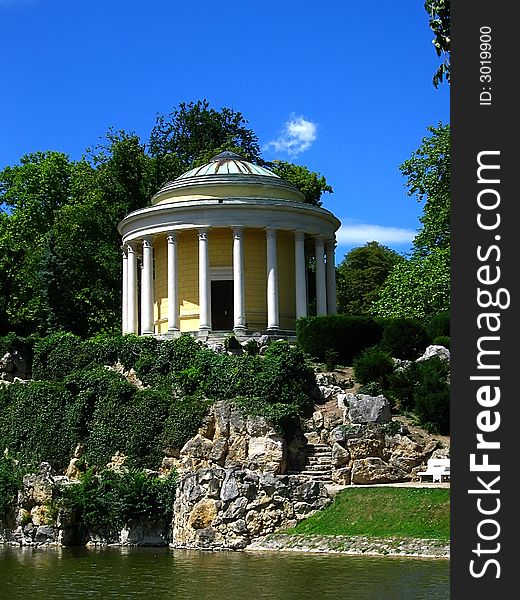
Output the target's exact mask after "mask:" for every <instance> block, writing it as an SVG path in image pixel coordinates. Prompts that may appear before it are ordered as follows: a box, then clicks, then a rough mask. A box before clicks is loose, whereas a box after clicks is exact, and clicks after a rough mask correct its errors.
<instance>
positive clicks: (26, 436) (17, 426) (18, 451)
mask: <svg viewBox="0 0 520 600" xmlns="http://www.w3.org/2000/svg"><path fill="white" fill-rule="evenodd" d="M0 390H1V391H0V406H1V410H0V447H1V448H8V449H9V452H10V453H11V454H13V455H16V456H19V457H20V458H21V459H23V460H24V461H27V462H34V463H38V462H41V461H48V462H49V463H51V465H52V466H53V467H54V468H56V469H63V468H64V467H65V466H66V465H67V464H68V462H69V458H70V456H71V454H72V451H73V450H74V446H75V443H76V436H75V432H74V431H73V428H71V427H70V425H69V418H70V414H71V411H72V408H73V397H72V395H71V394H70V392H69V391H68V390H67V388H66V387H65V385H64V384H63V383H60V382H51V381H29V382H27V383H13V384H12V385H10V386H6V387H5V389H1V388H0Z"/></svg>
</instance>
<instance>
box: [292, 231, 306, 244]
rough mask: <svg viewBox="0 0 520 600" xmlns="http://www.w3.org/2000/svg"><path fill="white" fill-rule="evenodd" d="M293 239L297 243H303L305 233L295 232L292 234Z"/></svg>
mask: <svg viewBox="0 0 520 600" xmlns="http://www.w3.org/2000/svg"><path fill="white" fill-rule="evenodd" d="M294 239H295V240H296V241H297V242H303V241H305V232H304V231H295V232H294Z"/></svg>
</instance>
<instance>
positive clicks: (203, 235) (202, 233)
mask: <svg viewBox="0 0 520 600" xmlns="http://www.w3.org/2000/svg"><path fill="white" fill-rule="evenodd" d="M208 233H209V227H198V228H197V235H198V236H199V240H207V239H208Z"/></svg>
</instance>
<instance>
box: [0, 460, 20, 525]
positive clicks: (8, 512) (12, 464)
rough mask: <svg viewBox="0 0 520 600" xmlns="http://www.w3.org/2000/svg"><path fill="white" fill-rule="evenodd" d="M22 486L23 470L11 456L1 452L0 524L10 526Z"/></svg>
mask: <svg viewBox="0 0 520 600" xmlns="http://www.w3.org/2000/svg"><path fill="white" fill-rule="evenodd" d="M21 487H22V470H21V468H20V466H19V464H18V463H17V462H16V461H15V460H13V459H12V458H11V457H9V456H6V455H4V454H0V524H3V525H4V526H9V525H10V524H11V523H10V520H11V518H12V516H13V515H12V513H13V510H14V507H15V504H16V498H17V495H18V490H19V489H21Z"/></svg>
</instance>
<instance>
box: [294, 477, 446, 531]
mask: <svg viewBox="0 0 520 600" xmlns="http://www.w3.org/2000/svg"><path fill="white" fill-rule="evenodd" d="M284 533H288V534H303V535H349V536H354V535H356V536H357V535H363V536H369V537H383V538H386V537H399V538H401V537H402V538H405V537H415V538H423V539H439V540H449V537H450V490H449V489H445V488H443V489H436V488H422V489H421V488H392V487H377V488H355V487H353V488H351V489H347V490H343V491H342V492H340V493H339V494H338V495H337V496H336V497H335V498H334V500H333V502H332V503H331V504H330V505H329V506H327V507H326V508H324V509H323V510H320V511H318V512H317V513H315V514H314V515H312V516H311V517H309V518H308V519H305V520H304V521H301V522H300V523H298V525H297V526H296V527H295V528H294V529H289V530H286V531H285V532H284Z"/></svg>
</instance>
